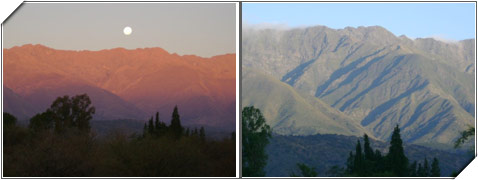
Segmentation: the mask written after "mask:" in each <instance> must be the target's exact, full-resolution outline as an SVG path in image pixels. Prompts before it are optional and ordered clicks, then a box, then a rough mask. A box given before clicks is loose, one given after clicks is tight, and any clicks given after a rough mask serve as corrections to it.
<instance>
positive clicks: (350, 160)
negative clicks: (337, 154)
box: [345, 151, 355, 174]
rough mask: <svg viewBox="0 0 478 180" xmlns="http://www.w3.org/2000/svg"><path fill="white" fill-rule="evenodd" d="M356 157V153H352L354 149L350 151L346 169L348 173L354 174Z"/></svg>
mask: <svg viewBox="0 0 478 180" xmlns="http://www.w3.org/2000/svg"><path fill="white" fill-rule="evenodd" d="M354 159H355V156H354V154H353V153H352V151H350V153H349V157H348V158H347V164H346V169H345V173H346V174H352V173H353V171H354V169H355V167H354Z"/></svg>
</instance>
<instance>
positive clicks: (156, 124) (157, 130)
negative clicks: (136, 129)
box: [154, 112, 161, 136]
mask: <svg viewBox="0 0 478 180" xmlns="http://www.w3.org/2000/svg"><path fill="white" fill-rule="evenodd" d="M154 132H155V134H156V135H157V136H159V135H160V132H161V123H160V121H159V112H156V119H155V120H154Z"/></svg>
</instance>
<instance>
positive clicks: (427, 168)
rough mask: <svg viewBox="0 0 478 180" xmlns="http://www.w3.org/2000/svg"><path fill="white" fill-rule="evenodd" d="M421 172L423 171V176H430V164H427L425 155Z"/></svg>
mask: <svg viewBox="0 0 478 180" xmlns="http://www.w3.org/2000/svg"><path fill="white" fill-rule="evenodd" d="M423 173H424V177H429V176H430V165H429V164H428V159H427V158H426V157H425V161H424V163H423Z"/></svg>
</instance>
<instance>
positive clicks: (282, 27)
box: [242, 22, 292, 30]
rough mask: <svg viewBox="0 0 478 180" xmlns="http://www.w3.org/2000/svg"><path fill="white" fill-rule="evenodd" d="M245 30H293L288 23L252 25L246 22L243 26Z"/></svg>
mask: <svg viewBox="0 0 478 180" xmlns="http://www.w3.org/2000/svg"><path fill="white" fill-rule="evenodd" d="M242 28H243V29H248V30H249V29H250V30H263V29H276V30H289V29H292V27H291V26H289V25H288V24H286V23H259V24H251V23H247V22H244V23H243V24H242Z"/></svg>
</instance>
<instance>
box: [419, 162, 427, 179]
mask: <svg viewBox="0 0 478 180" xmlns="http://www.w3.org/2000/svg"><path fill="white" fill-rule="evenodd" d="M417 176H418V177H425V171H424V170H423V167H422V164H420V163H418V169H417Z"/></svg>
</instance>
